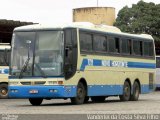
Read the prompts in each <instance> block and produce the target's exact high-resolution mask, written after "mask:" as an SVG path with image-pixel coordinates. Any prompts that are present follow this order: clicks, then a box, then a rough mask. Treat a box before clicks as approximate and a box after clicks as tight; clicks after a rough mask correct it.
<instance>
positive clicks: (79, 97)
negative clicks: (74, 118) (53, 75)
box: [71, 82, 86, 105]
mask: <svg viewBox="0 0 160 120" xmlns="http://www.w3.org/2000/svg"><path fill="white" fill-rule="evenodd" d="M85 97H86V89H85V86H84V84H83V83H82V82H79V83H78V85H77V92H76V97H73V98H71V103H72V104H74V105H80V104H83V103H84V100H85Z"/></svg>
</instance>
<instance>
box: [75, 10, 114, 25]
mask: <svg viewBox="0 0 160 120" xmlns="http://www.w3.org/2000/svg"><path fill="white" fill-rule="evenodd" d="M73 22H91V23H93V24H105V25H113V23H114V22H115V8H113V7H87V8H76V9H73Z"/></svg>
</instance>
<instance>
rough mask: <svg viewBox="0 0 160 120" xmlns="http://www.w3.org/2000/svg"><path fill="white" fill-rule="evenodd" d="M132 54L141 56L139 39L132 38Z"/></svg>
mask: <svg viewBox="0 0 160 120" xmlns="http://www.w3.org/2000/svg"><path fill="white" fill-rule="evenodd" d="M133 54H134V55H138V56H142V54H143V53H142V41H140V40H133Z"/></svg>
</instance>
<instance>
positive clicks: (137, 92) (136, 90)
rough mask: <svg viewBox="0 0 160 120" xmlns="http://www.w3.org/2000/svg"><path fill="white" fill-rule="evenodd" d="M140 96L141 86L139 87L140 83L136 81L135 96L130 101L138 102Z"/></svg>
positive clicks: (134, 85) (134, 86)
mask: <svg viewBox="0 0 160 120" xmlns="http://www.w3.org/2000/svg"><path fill="white" fill-rule="evenodd" d="M139 94H140V86H139V84H138V82H137V81H135V82H134V84H133V94H132V95H131V97H130V100H131V101H137V100H138V98H139Z"/></svg>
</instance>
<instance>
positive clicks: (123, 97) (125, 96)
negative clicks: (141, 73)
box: [119, 81, 131, 101]
mask: <svg viewBox="0 0 160 120" xmlns="http://www.w3.org/2000/svg"><path fill="white" fill-rule="evenodd" d="M130 96H131V87H130V85H129V83H128V82H127V81H125V83H124V86H123V94H122V95H120V96H119V98H120V100H121V101H128V100H129V99H130Z"/></svg>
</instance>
